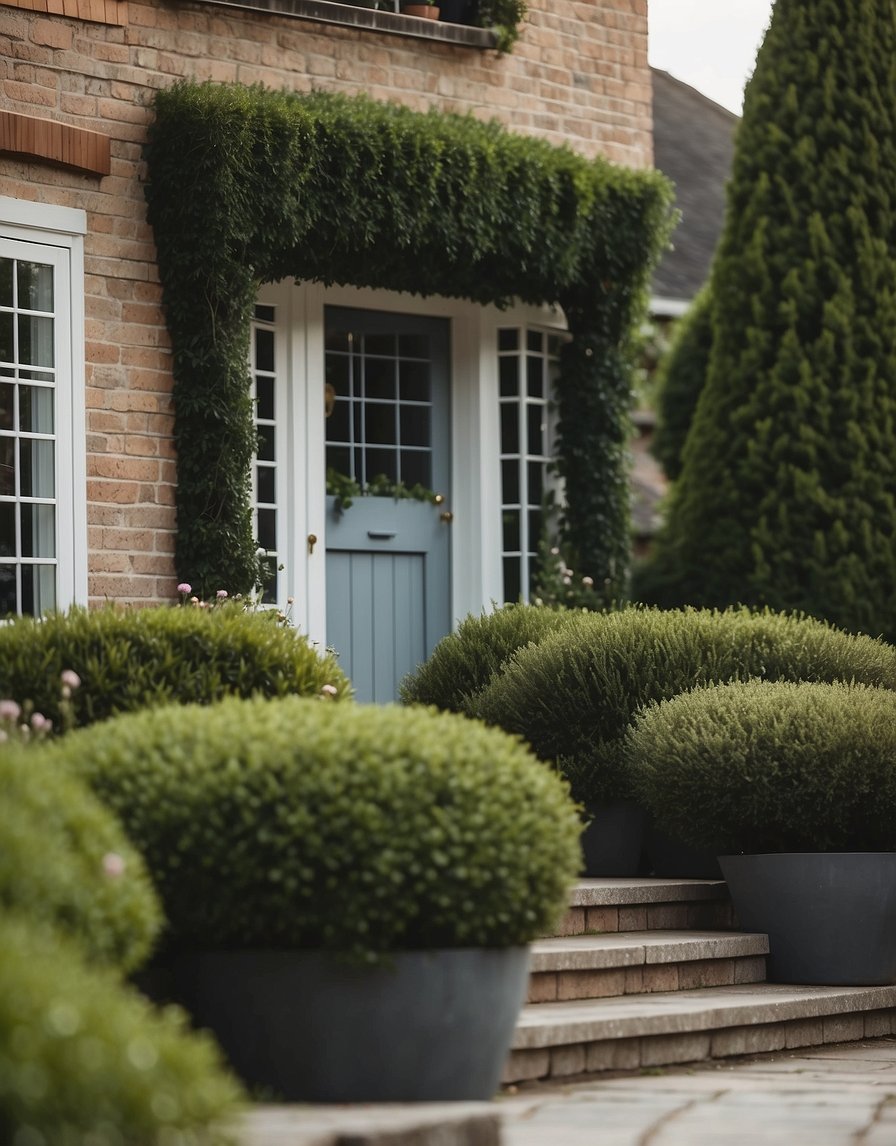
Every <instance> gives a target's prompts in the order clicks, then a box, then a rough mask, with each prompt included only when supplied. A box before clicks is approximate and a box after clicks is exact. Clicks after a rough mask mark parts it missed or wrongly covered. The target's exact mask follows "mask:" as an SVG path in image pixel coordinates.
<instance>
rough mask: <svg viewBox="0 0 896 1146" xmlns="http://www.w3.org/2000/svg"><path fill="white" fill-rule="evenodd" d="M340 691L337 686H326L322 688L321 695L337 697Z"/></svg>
mask: <svg viewBox="0 0 896 1146" xmlns="http://www.w3.org/2000/svg"><path fill="white" fill-rule="evenodd" d="M338 691H339V689H338V688H337V687H336V685H335V684H325V685H323V686H322V688H321V690H320V694H321V696H335V695H336V694H337V693H338Z"/></svg>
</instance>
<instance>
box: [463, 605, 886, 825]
mask: <svg viewBox="0 0 896 1146" xmlns="http://www.w3.org/2000/svg"><path fill="white" fill-rule="evenodd" d="M754 677H763V678H766V679H769V680H807V681H835V680H846V681H857V682H861V683H864V684H870V685H879V686H883V687H886V688H890V689H896V649H894V648H893V647H892V646H890V645H887V644H884V643H883V642H882V641H876V640H872V639H871V638H870V637H857V636H852V635H850V634H848V633H845V632H841V631H839V630H837V629H834V628H832V627H830V626H828V625H826V624H824V623H822V622H820V621H814V620H810V619H807V618H804V617H799V616H787V615H781V614H775V613H772V612H769V611H765V612H759V613H752V612H750V611H749V610H746V609H732V610H728V611H725V612H718V611H714V610H693V609H685V610H679V611H669V612H663V611H661V610H658V609H638V608H629V609H625V610H622V611H621V612H617V613H606V614H587V615H582V616H581V617H580V618H579V619H578V620H577V622H576V624H575V625H574V626H569V627H566V628H563V629H561V630H559V631H558V632H555V633H552V634H550V635H548V636H546V637H545V638H544V639H543V640H542V641H541V642H540V643H539V644H538V645H534V646H529V647H528V648H524V649H520V650H519V652H517V653H516V654H515V655H514V656H513V657H512V659H511V660H510V661H508V662H507V664H506V665H505V667H504V669H503V670H502V671H501V672H500V673H498V674H497V675H496V676H494V677H492V679H491V681H490V682H489V683H488V684H487V685H486V687H485V688H484V689H483V690H482V691H481V692H480V693H479V695H478V697H477V698H476V701H475V705H474V706H473V710H474V712H475V713H476V715H478V716H480V717H482V718H483V719H484V720H486V721H488V722H489V723H490V724H497V725H499V726H500V727H502V728H504V729H506V730H507V731H509V732H515V733H518V734H520V735H522V736H523V737H524V738H525V739H526V740H527V741H528V742H529V744H530V745H531V746H532V748H533V749H534V751H535V753H536V754H537V755H538V756H539V757H541V759H543V760H549V761H553V762H555V763H556V765H557V767H558V768H559V769H560V770H561V771H562V772H563V774H564V775H565V776H566V777H567V779H569V781H570V783H571V786H572V794H573V796H574V797H575V798H576V799H577V800H579V801H581V802H582V803H584V804H593V803H595V802H599V801H602V800H608V799H618V798H629V797H631V795H632V793H633V789H632V780H631V775H630V772H629V769H628V766H627V763H626V759H625V756H624V752H623V746H624V737H625V734H626V731H627V729H628V726H629V724H630V723H631V721H632V718H633V717H634V716H635V714H636V713H637V711H638V710H639V709H640V708H642V707H643V706H644V705H646V704H650V703H652V702H655V701H659V700H664V699H668V698H669V697H672V696H676V695H677V694H678V693H681V692H685V691H687V690H689V689H692V688H699V687H701V686H704V685H707V684H710V683H712V682H714V681H726V680H738V679H740V680H743V679H749V678H754Z"/></svg>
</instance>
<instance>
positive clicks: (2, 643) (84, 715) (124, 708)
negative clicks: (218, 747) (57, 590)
mask: <svg viewBox="0 0 896 1146" xmlns="http://www.w3.org/2000/svg"><path fill="white" fill-rule="evenodd" d="M64 669H72V670H74V671H75V672H77V674H78V676H79V677H80V678H81V686H80V688H78V689H77V690H75V692H74V694H73V696H72V698H71V705H72V711H73V715H74V723H75V725H85V724H92V723H93V722H94V721H97V720H104V719H105V718H106V717H108V716H111V715H113V714H114V713H117V712H131V711H133V710H135V709H138V708H144V707H147V706H150V705H158V704H164V703H166V702H170V701H178V702H181V703H187V702H191V701H195V702H198V703H200V704H208V703H210V702H211V701H214V700H218V699H219V698H221V697H224V696H228V695H237V696H251V695H252V694H254V693H263V694H264V695H265V696H284V695H286V694H288V693H297V694H299V695H303V696H314V695H317V694H319V693H320V691H321V689H322V688H323V687H324V685H330V686H332V687H333V688H335V690H336V692H335V694H334V696H335V697H336V698H342V697H347V696H349V695H350V692H351V686H350V684H349V682H348V680H347V678H346V676H345V674H344V673H343V672H342V671H341V670H340V668H339V666H338V665H337V663H336V660H335V658H334V657H333V656H332V655H330V654H323V653H320V652H318V650H316V649H315V648H314V647H313V646H312V645H311V644H310V642H309V641H308V640H307V639H306V638H305V637H304V636H302V635H301V634H299V633H297V632H296V631H295V630H294V629H291V628H287V627H284V626H282V625H279V624H278V623H277V619H276V614H273V613H267V612H260V613H246V612H243V611H242V610H241V609H240V608H239V606H238V604H235V605H234V606H233V607H225V608H215V609H211V610H206V609H198V608H189V607H188V608H167V607H165V608H155V609H117V608H113V607H108V608H104V609H97V610H93V611H87V610H85V609H72V610H71V611H70V612H67V613H56V614H49V615H47V616H44V617H41V618H40V619H35V618H32V617H16V618H13V619H12V620H11V621H10V622H9V623H8V624H4V625H3V626H0V697H9V698H11V699H13V700H16V701H18V702H19V703H20V704H22V703H24V702H25V701H31V702H32V703H33V704H34V707H35V708H36V709H37V711H39V712H42V713H43V714H44V716H47V717H50V718H51V719H53V721H54V724H55V725H56V726H57V727H58V726H59V723H60V711H59V704H60V690H59V679H60V674H61V673H62V671H63V670H64Z"/></svg>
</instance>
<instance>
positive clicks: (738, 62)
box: [647, 0, 773, 115]
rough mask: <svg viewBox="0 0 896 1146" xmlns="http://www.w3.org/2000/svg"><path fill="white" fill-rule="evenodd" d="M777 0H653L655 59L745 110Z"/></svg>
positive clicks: (722, 100)
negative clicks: (745, 97)
mask: <svg viewBox="0 0 896 1146" xmlns="http://www.w3.org/2000/svg"><path fill="white" fill-rule="evenodd" d="M772 2H773V0H648V6H647V10H648V13H649V20H650V25H649V29H650V31H649V37H650V38H649V56H650V63H651V64H652V65H653V67H655V68H660V69H662V70H663V71H664V72H671V74H672V75H673V76H675V78H676V79H679V80H682V81H683V82H684V83H686V84H690V85H691V87H694V88H696V89H697V90H698V91H700V92H702V93H703V94H704V95H705V96H708V97H709V98H710V99H711V100H715V102H716V103H720V104H722V106H723V107H727V108H728V109H729V110H730V111H734V112H737V114H738V115H740V111H741V103H742V100H743V92H744V85H745V84H746V82H747V79H748V78H749V76H750V74H751V72H752V71H753V64H754V63H755V62H756V52H757V51H758V50H759V45H760V44H761V43H762V38H763V36H764V35H765V30H766V28H767V27H768V22H769V19H770V17H771V11H772Z"/></svg>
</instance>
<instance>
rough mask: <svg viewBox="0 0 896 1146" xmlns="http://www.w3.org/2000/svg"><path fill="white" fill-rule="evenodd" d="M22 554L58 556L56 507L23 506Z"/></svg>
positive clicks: (24, 555) (28, 555) (27, 555)
mask: <svg viewBox="0 0 896 1146" xmlns="http://www.w3.org/2000/svg"><path fill="white" fill-rule="evenodd" d="M21 530H22V556H23V557H55V556H56V507H55V506H54V505H23V506H21Z"/></svg>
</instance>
